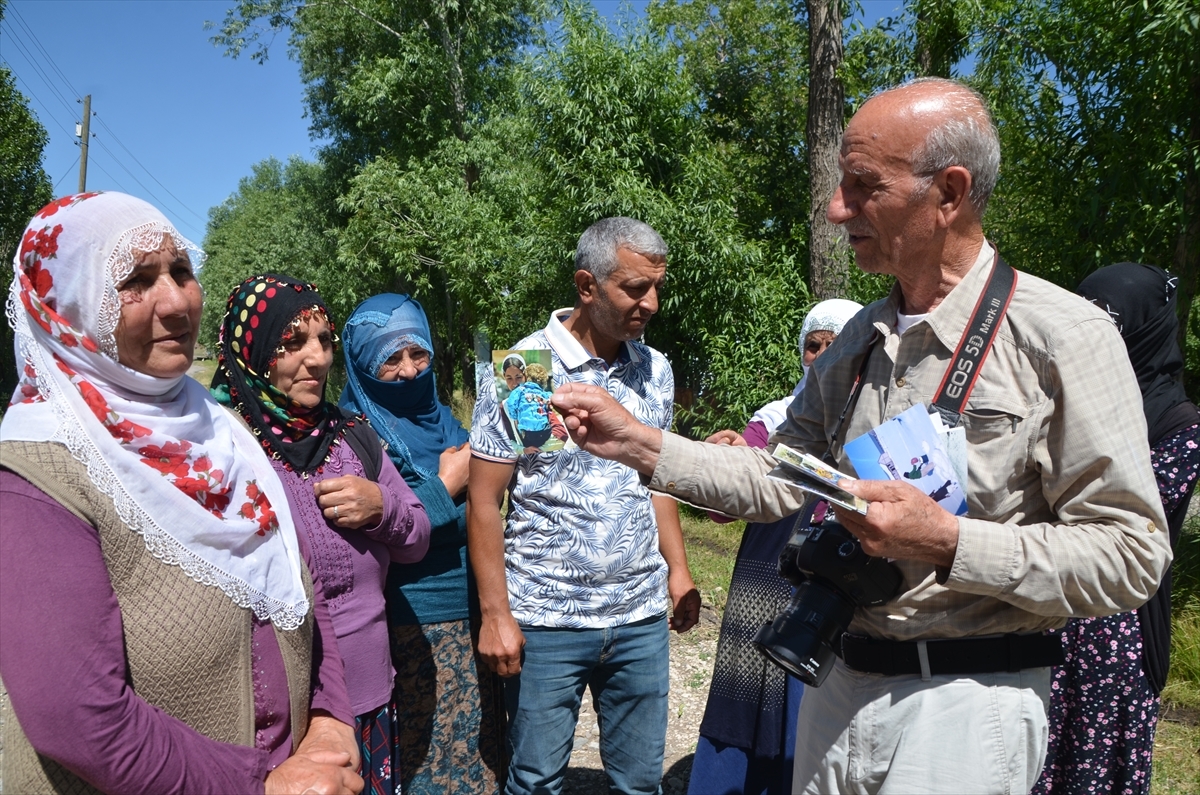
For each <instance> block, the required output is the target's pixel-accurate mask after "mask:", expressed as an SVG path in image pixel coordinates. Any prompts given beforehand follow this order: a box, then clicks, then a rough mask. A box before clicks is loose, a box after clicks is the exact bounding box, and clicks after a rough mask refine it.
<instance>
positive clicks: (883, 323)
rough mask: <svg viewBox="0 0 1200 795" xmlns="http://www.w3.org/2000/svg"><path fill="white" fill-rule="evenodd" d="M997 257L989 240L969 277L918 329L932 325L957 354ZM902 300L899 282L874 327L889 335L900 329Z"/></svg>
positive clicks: (880, 307)
mask: <svg viewBox="0 0 1200 795" xmlns="http://www.w3.org/2000/svg"><path fill="white" fill-rule="evenodd" d="M995 255H996V250H995V249H994V248H992V246H991V244H990V243H988V242H987V241H986V240H985V241H984V242H983V246H982V247H980V249H979V255H978V256H976V257H975V263H974V264H973V265H972V266H971V269H970V270H969V271H967V275H966V276H964V277H963V279H962V281H960V282H959V283H958V284H956V285H955V286H954V289H952V290H951V291H950V292H949V293H948V294H947V295H946V297H945V298H943V299H942V302H941V303H940V304H938V305H937V307H935V308H934V310H933V311H932V312H930V313H929V314H928V315H926V316H925V319H924V320H921V321H918V322H917V323H916V324H914V326H919V325H921V323H928V324H929V327H930V328H931V329H933V333H934V334H935V335H936V336H937V338H938V340H939V341H940V342H941V343H942V344H943V345H945V346H946V347H947V348H949V349H950V350H954V349H955V348H956V347H957V346H958V339H959V337H960V336H961V335H962V330H963V328H965V327H966V325H967V323H968V322H970V320H971V313H972V312H973V311H974V309H975V304H976V302H977V301H978V300H979V294H980V293H981V292H983V287H984V284H985V283H986V282H987V278H988V275H989V274H991V272H992V263H993V261H994V260H995ZM900 299H901V292H900V284H899V282H897V283H896V284H894V285H892V291H891V292H890V293H889V294H888V297H887V300H885V301H880V302H878V303H877V304H876V305H875V307H874V310H873V312H872V313H871V323H872V325H874V326H875V328H877V329H879V331H880V332H881V333H883V334H885V335H886V334H888V333H891V332H892V331H894V330H895V328H896V312H898V311H899V309H900Z"/></svg>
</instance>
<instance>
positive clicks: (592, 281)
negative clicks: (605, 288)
mask: <svg viewBox="0 0 1200 795" xmlns="http://www.w3.org/2000/svg"><path fill="white" fill-rule="evenodd" d="M599 290H600V285H599V283H598V282H597V281H596V277H595V276H593V275H592V274H590V273H588V272H587V271H575V292H576V293H578V294H579V302H580V303H582V304H590V303H591V302H592V301H594V300H596V293H597V292H599Z"/></svg>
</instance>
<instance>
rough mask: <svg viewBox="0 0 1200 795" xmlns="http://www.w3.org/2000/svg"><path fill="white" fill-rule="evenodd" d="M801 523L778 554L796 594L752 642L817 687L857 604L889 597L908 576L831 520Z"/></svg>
mask: <svg viewBox="0 0 1200 795" xmlns="http://www.w3.org/2000/svg"><path fill="white" fill-rule="evenodd" d="M803 515H804V514H802V516H803ZM809 515H811V514H809ZM830 517H832V514H830ZM800 522H801V523H802V524H805V525H806V526H803V527H797V528H796V531H795V532H794V533H793V534H792V537H791V539H790V540H789V541H788V543H787V546H786V547H784V549H783V552H781V553H780V554H779V574H780V575H781V576H782V577H783V578H784V579H785V580H787V581H788V582H790V583H792V584H793V585H795V586H796V593H795V594H794V595H793V596H792V601H791V602H789V603H788V606H787V607H785V608H784V609H783V611H782V612H780V613H779V615H778V616H776V617H775V620H774V621H773V622H771V623H770V624H766V625H764V626H763V628H762V629H760V630H759V631H758V634H757V635H756V636H755V637H754V645H756V646H758V648H759V649H761V650H762V653H763V654H765V655H767V658H768V659H770V660H771V661H772V662H774V663H775V664H776V665H778V666H779V667H780V668H783V669H784V670H785V671H787V672H788V673H790V674H791V675H793V676H795V677H797V678H798V679H800V681H802V682H804V684H806V685H811V686H813V687H819V686H820V685H821V683H822V682H824V681H825V677H826V676H828V675H829V670H830V666H831V664H832V662H833V657H834V655H835V654H836V653H837V652H838V651H840V649H841V644H842V633H844V632H845V631H846V628H847V627H848V626H850V620H851V619H852V618H853V617H854V610H855V608H857V607H863V606H868V605H881V604H883V603H884V602H886V601H888V600H889V599H891V598H892V597H894V596H895V595H896V594H897V592H899V590H900V584H901V582H902V581H903V578H904V576H903V575H902V574H901V573H900V569H898V568H896V567H895V566H893V565H892V564H891V563H889V562H888V561H887V560H885V559H884V558H873V557H871V556H870V555H868V554H867V553H865V552H863V549H862V545H861V544H859V543H858V539H857V538H855V537H854V536H853V535H852V534H851V533H850V531H849V530H847V529H846V528H844V527H842V526H841V525H840V524H838V523H837V522H836V521H833V519H832V518H827V519H825V520H824V521H823V522H821V523H820V524H816V525H807V523H805V522H804V519H801V520H800Z"/></svg>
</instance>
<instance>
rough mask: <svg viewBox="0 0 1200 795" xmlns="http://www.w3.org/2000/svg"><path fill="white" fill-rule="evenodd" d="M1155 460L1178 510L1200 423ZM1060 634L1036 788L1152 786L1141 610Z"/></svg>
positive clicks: (1125, 792) (1152, 706) (1196, 456)
mask: <svg viewBox="0 0 1200 795" xmlns="http://www.w3.org/2000/svg"><path fill="white" fill-rule="evenodd" d="M1150 461H1151V464H1152V466H1153V467H1154V476H1155V479H1156V480H1157V482H1158V491H1159V494H1160V495H1161V496H1162V501H1163V511H1164V513H1166V514H1167V515H1168V516H1170V515H1171V514H1172V513H1173V512H1174V511H1175V510H1176V509H1177V508H1178V507H1179V506H1180V505H1181V504H1182V503H1183V502H1184V501H1185V500H1186V499H1188V497H1189V496H1190V495H1191V492H1192V489H1194V488H1195V486H1196V479H1197V475H1200V425H1193V426H1191V427H1190V428H1184V429H1183V430H1180V431H1178V432H1177V433H1175V434H1172V435H1171V436H1169V437H1168V438H1166V439H1164V440H1162V441H1161V442H1159V443H1158V444H1157V445H1155V446H1154V447H1153V448H1152V449H1151V451H1150ZM1059 633H1060V636H1061V638H1062V641H1063V650H1064V651H1065V653H1066V660H1065V662H1064V663H1063V665H1061V666H1059V667H1057V668H1055V669H1054V678H1053V680H1052V681H1051V683H1050V707H1049V710H1048V716H1049V722H1050V743H1049V747H1048V749H1047V753H1046V764H1045V767H1044V768H1043V769H1042V775H1041V778H1040V779H1038V782H1037V784H1036V785H1034V787H1033V790H1032V795H1050V793H1069V794H1070V795H1074V793H1088V794H1089V795H1090V794H1091V793H1113V795H1117V794H1118V793H1119V794H1120V795H1141V794H1142V793H1148V792H1149V791H1150V769H1151V761H1152V757H1153V753H1154V732H1155V728H1156V727H1157V725H1158V712H1159V707H1160V701H1159V697H1158V695H1157V694H1156V693H1155V692H1154V688H1153V687H1151V685H1150V681H1149V679H1148V678H1147V676H1146V673H1145V671H1144V670H1143V667H1142V628H1141V625H1140V622H1139V620H1138V614H1137V612H1136V611H1134V612H1129V613H1119V614H1117V615H1115V616H1106V617H1104V618H1078V619H1072V620H1071V621H1068V622H1067V625H1066V626H1065V627H1063V629H1061V630H1059Z"/></svg>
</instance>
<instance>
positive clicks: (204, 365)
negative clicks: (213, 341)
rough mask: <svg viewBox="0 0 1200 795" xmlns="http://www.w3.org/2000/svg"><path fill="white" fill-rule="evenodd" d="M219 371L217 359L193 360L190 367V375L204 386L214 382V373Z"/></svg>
mask: <svg viewBox="0 0 1200 795" xmlns="http://www.w3.org/2000/svg"><path fill="white" fill-rule="evenodd" d="M216 371H217V360H216V359H215V358H213V359H196V360H194V361H193V362H192V366H191V367H190V368H188V375H190V376H191V377H192V378H195V379H196V380H197V381H199V382H200V383H201V384H203V385H204V386H208V385H209V384H211V383H212V377H213V373H215V372H216Z"/></svg>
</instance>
